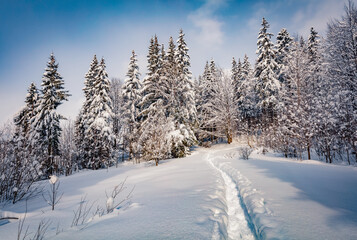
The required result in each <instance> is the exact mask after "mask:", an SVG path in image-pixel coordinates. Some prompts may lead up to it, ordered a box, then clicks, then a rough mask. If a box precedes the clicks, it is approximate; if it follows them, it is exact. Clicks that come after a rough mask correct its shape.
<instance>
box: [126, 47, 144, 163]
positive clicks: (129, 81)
mask: <svg viewBox="0 0 357 240" xmlns="http://www.w3.org/2000/svg"><path fill="white" fill-rule="evenodd" d="M137 61H138V60H137V58H136V54H135V52H134V51H133V52H132V56H131V57H130V63H129V67H128V72H127V74H126V76H127V78H126V80H125V82H124V85H123V87H122V91H123V97H124V106H123V109H124V112H123V115H122V117H123V121H124V122H125V126H126V131H125V135H124V139H125V141H127V142H128V143H129V144H128V147H129V158H130V159H133V158H136V155H137V150H136V148H135V142H136V140H137V138H138V136H139V127H140V121H139V113H140V108H139V103H140V101H141V92H140V90H141V83H140V79H139V77H140V73H139V66H138V64H137Z"/></svg>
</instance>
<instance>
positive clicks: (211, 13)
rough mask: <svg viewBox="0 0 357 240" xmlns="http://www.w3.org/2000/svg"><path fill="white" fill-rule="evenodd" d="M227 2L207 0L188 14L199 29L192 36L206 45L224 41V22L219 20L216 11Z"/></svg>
mask: <svg viewBox="0 0 357 240" xmlns="http://www.w3.org/2000/svg"><path fill="white" fill-rule="evenodd" d="M225 4H226V1H225V0H207V1H206V2H205V3H204V4H203V5H202V6H201V7H200V8H198V9H197V10H195V11H194V12H192V13H191V14H189V15H188V19H189V21H191V22H192V23H193V25H194V27H195V28H196V30H197V31H195V32H194V36H192V38H193V39H194V40H196V41H198V42H200V44H203V45H204V46H206V47H212V46H215V45H220V44H222V43H223V37H224V34H223V31H222V25H223V22H222V21H220V20H218V19H217V17H216V16H215V12H216V11H217V10H218V9H219V8H220V7H222V6H224V5H225Z"/></svg>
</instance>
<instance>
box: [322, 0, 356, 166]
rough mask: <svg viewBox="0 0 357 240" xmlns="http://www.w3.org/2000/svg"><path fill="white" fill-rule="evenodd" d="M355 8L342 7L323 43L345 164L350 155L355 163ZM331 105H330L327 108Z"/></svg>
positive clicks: (327, 78)
mask: <svg viewBox="0 0 357 240" xmlns="http://www.w3.org/2000/svg"><path fill="white" fill-rule="evenodd" d="M356 29H357V8H356V6H355V4H354V3H353V2H352V1H348V3H347V4H346V5H345V12H344V14H343V16H342V17H341V19H335V20H333V21H331V22H330V23H329V24H328V30H327V34H326V42H325V46H326V48H325V56H326V59H325V64H326V65H327V76H326V81H328V83H329V84H328V85H329V88H330V90H329V91H332V92H331V94H329V95H330V96H331V98H332V99H331V100H332V102H333V103H335V104H336V105H335V107H336V110H338V111H333V112H334V114H335V115H336V118H335V120H336V124H334V125H335V126H338V129H336V130H337V131H336V135H335V136H337V138H338V139H339V141H340V144H339V149H340V151H341V152H344V153H345V155H346V157H347V160H348V162H351V160H352V159H351V153H354V154H353V155H352V156H354V160H355V161H357V72H356V69H357V55H356V52H357V45H356V35H357V30H356ZM331 105H332V104H331Z"/></svg>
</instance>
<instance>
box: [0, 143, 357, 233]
mask: <svg viewBox="0 0 357 240" xmlns="http://www.w3.org/2000/svg"><path fill="white" fill-rule="evenodd" d="M239 147H240V146H239V145H223V144H222V145H217V146H214V147H212V148H211V149H201V148H199V149H196V150H195V151H194V152H193V153H192V155H191V156H189V157H187V158H182V159H173V160H167V161H162V162H160V164H159V166H158V167H156V166H154V165H152V164H149V163H142V164H140V165H132V164H131V163H130V164H123V165H120V167H119V168H111V169H109V171H108V172H107V170H99V171H84V172H81V173H76V174H74V175H72V176H69V177H60V178H59V179H58V181H60V189H59V191H60V192H63V193H64V194H63V197H62V199H61V201H60V202H59V203H58V205H56V207H55V210H54V211H51V209H50V206H48V205H47V203H46V202H45V201H44V200H43V198H42V196H38V197H36V198H33V199H31V200H29V201H28V203H27V209H28V213H27V218H26V221H25V224H24V226H25V228H26V227H27V225H29V226H30V228H29V232H30V233H31V234H33V233H34V232H35V228H36V227H37V225H38V223H39V222H40V221H41V220H42V219H45V220H50V226H49V228H48V230H47V234H46V238H45V239H254V238H255V237H258V238H261V239H264V238H266V239H274V238H275V239H357V205H356V201H357V188H356V187H355V185H356V182H357V171H356V169H355V168H353V167H344V166H331V165H326V164H318V162H314V161H308V162H304V161H302V162H300V161H296V160H290V159H289V160H285V159H283V158H279V157H276V156H273V155H260V154H256V153H253V154H252V156H251V159H250V160H241V159H239V157H238V152H237V151H238V149H239ZM126 177H127V182H126V186H127V187H128V189H127V190H130V189H131V188H132V187H133V186H135V189H134V192H133V197H132V200H131V203H129V204H126V205H124V206H121V208H120V209H115V210H114V211H113V212H112V213H109V214H106V215H104V216H102V217H94V218H92V220H91V221H90V222H89V223H87V224H85V225H84V226H77V227H72V228H71V222H72V219H73V211H74V210H76V209H77V207H78V204H79V202H80V200H81V197H83V196H86V200H87V201H88V202H90V203H94V206H95V207H96V206H101V207H103V208H105V207H106V204H107V203H108V202H107V200H108V199H107V197H106V194H105V193H106V191H107V193H110V191H111V190H112V189H113V188H114V187H115V186H116V185H118V184H119V183H120V182H121V181H123V180H124V179H125V178H126ZM43 184H44V186H46V187H48V185H49V182H48V181H44V182H43ZM115 200H116V199H115ZM110 201H112V200H110ZM110 204H112V202H110ZM25 205H26V204H25V202H24V201H23V202H19V203H16V204H15V205H12V204H9V205H6V206H0V207H1V217H6V216H8V217H22V216H23V215H24V212H25ZM95 207H94V208H95ZM94 210H95V209H93V211H94ZM17 227H18V221H16V220H10V223H7V224H4V225H1V226H0V239H16V238H17ZM56 232H57V235H56ZM31 234H30V236H31Z"/></svg>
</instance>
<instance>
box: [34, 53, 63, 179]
mask: <svg viewBox="0 0 357 240" xmlns="http://www.w3.org/2000/svg"><path fill="white" fill-rule="evenodd" d="M57 69H58V64H57V63H56V60H55V57H54V55H53V54H51V56H50V60H49V62H48V63H47V68H46V70H45V73H44V74H43V78H42V84H41V85H42V90H41V93H42V96H41V98H40V101H39V104H38V106H37V107H36V110H35V113H36V115H35V116H34V117H33V118H32V120H31V124H32V126H31V129H32V133H31V138H32V139H33V140H34V141H33V144H32V149H33V151H34V154H35V156H36V157H37V158H38V159H41V165H42V173H43V175H44V176H46V177H47V176H49V175H52V174H54V173H55V172H56V170H57V166H56V162H55V158H56V157H58V156H59V155H60V152H59V138H60V135H61V127H60V120H61V119H63V117H62V116H61V115H60V114H58V113H57V112H56V109H57V107H58V106H59V105H60V104H62V102H63V101H64V100H67V99H68V97H69V96H70V95H69V94H68V91H66V90H64V87H63V85H64V81H63V79H62V77H61V75H60V74H59V73H58V71H57Z"/></svg>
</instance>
